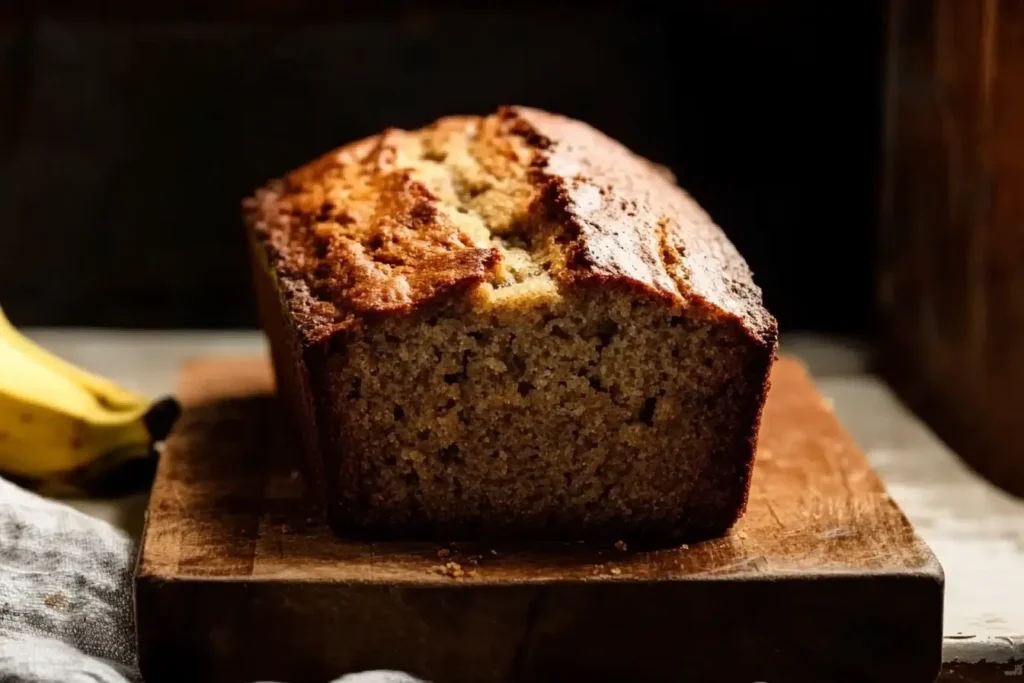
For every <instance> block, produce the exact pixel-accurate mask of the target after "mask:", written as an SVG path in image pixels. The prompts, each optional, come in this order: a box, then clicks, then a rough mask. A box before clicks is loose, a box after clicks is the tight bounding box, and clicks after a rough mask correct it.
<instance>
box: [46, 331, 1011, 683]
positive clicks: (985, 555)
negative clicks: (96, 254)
mask: <svg viewBox="0 0 1024 683" xmlns="http://www.w3.org/2000/svg"><path fill="white" fill-rule="evenodd" d="M27 332H28V334H29V335H30V336H32V337H33V338H35V339H36V340H37V341H39V342H40V343H42V344H43V345H45V346H47V347H48V348H50V349H52V350H53V351H55V352H57V353H58V354H60V355H62V356H64V357H65V358H67V359H68V360H70V361H72V362H74V363H77V364H79V365H81V366H83V367H86V368H89V369H91V370H93V371H95V372H98V373H101V374H103V375H106V376H108V377H110V378H111V379H114V380H116V381H118V382H121V383H122V384H124V385H126V386H128V387H130V388H132V389H135V390H137V391H140V392H143V393H146V394H148V395H151V396H158V395H166V394H170V393H172V392H173V391H174V388H175V382H176V377H177V373H178V369H179V367H180V366H181V364H182V363H183V362H184V361H186V360H188V359H190V358H194V357H196V356H209V355H229V356H230V355H239V354H256V353H261V352H264V350H265V346H264V341H263V338H262V336H261V335H260V334H259V333H257V332H110V331H91V330H59V331H58V330H48V329H37V330H27ZM782 346H783V351H784V352H787V353H791V354H795V355H797V356H799V357H801V358H802V359H803V360H804V361H805V362H806V363H807V365H808V367H809V368H810V369H811V372H812V374H813V375H814V377H815V379H816V381H817V384H818V386H819V387H820V389H821V391H822V393H823V394H824V395H825V396H827V397H828V398H830V399H831V401H832V403H833V408H834V410H835V412H836V414H837V415H838V417H839V419H840V420H841V421H842V422H843V424H844V425H846V427H847V429H848V430H849V431H850V432H851V433H852V435H853V437H854V438H855V439H856V441H857V442H858V443H859V444H860V446H861V447H862V448H863V449H864V451H865V453H866V454H867V457H868V459H869V460H870V461H871V463H872V464H873V465H874V467H875V468H876V469H877V470H878V472H879V474H880V475H881V477H882V479H883V481H884V482H885V484H886V485H887V487H888V489H889V492H890V494H891V495H892V496H893V498H895V499H896V501H897V502H898V503H899V505H900V507H902V508H903V510H904V512H905V513H906V514H907V516H908V517H909V518H910V520H911V522H912V523H913V524H914V525H915V527H916V528H917V530H918V532H919V533H920V534H921V536H922V537H923V538H924V539H925V540H926V541H927V543H928V544H929V545H930V546H931V548H932V550H933V551H934V552H935V554H936V555H937V556H938V558H939V561H940V562H941V563H942V566H943V569H944V570H945V574H946V604H945V624H944V629H945V640H944V643H943V659H944V660H945V661H946V662H947V663H952V662H962V663H963V664H970V663H978V662H982V661H984V662H988V664H989V667H990V669H989V673H993V669H992V668H991V666H992V665H993V664H994V665H996V666H997V667H998V670H995V675H997V676H999V677H1000V678H1001V679H1002V680H1013V678H1014V677H1015V676H1020V677H1021V678H1022V680H1024V670H1022V669H1021V667H1020V666H1018V665H1017V662H1024V500H1021V499H1017V498H1013V497H1011V496H1009V495H1007V494H1005V493H1003V492H1002V491H1000V490H999V489H997V488H995V487H994V486H992V485H990V484H988V483H987V482H986V481H985V480H983V479H981V478H980V477H979V476H977V475H976V474H975V473H974V472H973V471H971V470H970V469H968V468H967V467H966V466H965V465H964V464H963V463H962V462H961V461H960V460H959V459H958V458H957V457H956V455H955V454H954V453H952V452H951V451H950V450H949V449H948V448H947V447H946V446H945V445H944V444H943V443H942V442H940V441H939V440H938V439H937V438H936V437H935V436H934V435H933V434H932V433H931V432H930V431H929V430H928V429H927V428H926V427H925V426H924V425H923V424H922V423H921V422H920V421H919V420H917V419H916V418H915V417H914V416H913V415H912V414H911V413H910V412H909V411H908V410H907V409H906V408H905V407H904V406H903V405H902V404H901V403H900V402H899V401H898V400H897V399H896V398H895V397H894V395H893V394H892V392H891V391H890V390H889V389H888V388H887V387H886V386H885V384H883V383H882V382H881V381H880V380H878V379H877V378H875V377H873V376H871V375H869V374H867V372H866V364H865V363H866V354H865V353H864V351H863V349H861V348H858V347H857V346H856V345H853V344H849V343H843V342H841V341H836V340H829V339H825V338H821V337H815V336H807V335H794V336H791V337H784V338H783V344H782ZM73 504H74V505H75V506H76V507H78V508H79V509H81V510H83V511H85V512H88V513H89V514H93V515H96V516H98V517H102V518H104V519H107V520H109V521H111V522H112V523H114V524H117V525H119V526H122V527H124V528H126V529H128V530H129V531H130V532H131V533H133V534H135V535H137V534H138V532H139V531H140V529H141V523H142V515H143V511H144V509H145V497H144V496H135V497H132V498H129V499H124V500H120V501H116V502H97V501H75V502H74V503H73ZM947 668H948V667H947ZM951 672H952V669H949V670H947V672H946V677H944V678H943V679H942V680H951V681H952V680H962V681H975V680H979V681H980V680H996V679H995V678H992V679H989V678H988V676H985V677H982V678H978V677H976V676H975V675H974V674H971V673H970V672H969V671H968V672H967V673H966V674H965V673H964V672H963V670H957V671H956V672H952V673H951ZM961 675H963V676H964V677H960V676H961Z"/></svg>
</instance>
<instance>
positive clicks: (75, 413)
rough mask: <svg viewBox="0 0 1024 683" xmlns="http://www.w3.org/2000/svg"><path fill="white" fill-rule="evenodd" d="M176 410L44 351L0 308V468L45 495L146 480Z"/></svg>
mask: <svg viewBox="0 0 1024 683" xmlns="http://www.w3.org/2000/svg"><path fill="white" fill-rule="evenodd" d="M180 412H181V409H180V406H179V405H178V402H177V401H176V400H175V399H173V398H164V399H161V400H158V401H152V400H150V399H149V398H147V397H145V396H142V395H141V394H138V393H135V392H132V391H129V390H127V389H125V388H123V387H121V386H119V385H117V384H116V383H114V382H111V381H110V380H108V379H106V378H104V377H100V376H98V375H95V374H93V373H90V372H87V371H85V370H83V369H81V368H79V367H77V366H75V365H74V364H72V363H69V362H67V361H65V360H64V359H62V358H60V357H58V356H56V355H54V354H52V353H50V352H49V351H47V350H45V349H44V348H42V347H40V346H39V345H37V344H36V343H35V342H33V341H32V340H30V339H29V338H27V337H25V336H24V335H22V334H21V333H20V332H19V331H18V330H17V329H16V328H15V327H14V326H13V325H12V324H11V323H10V321H9V320H8V319H7V318H6V316H4V314H3V311H2V309H0V474H3V475H4V476H6V477H8V478H10V479H13V480H15V481H18V482H19V483H21V484H23V485H27V486H29V487H30V488H33V489H35V490H37V491H39V492H41V493H45V494H46V495H51V496H75V495H89V496H93V495H119V494H121V493H124V492H126V491H127V490H131V489H133V488H137V487H139V486H144V485H148V482H149V481H151V480H152V474H153V472H154V471H155V466H156V459H157V457H158V453H159V446H160V444H161V443H162V442H163V440H164V439H165V438H166V437H167V434H168V433H169V432H170V429H171V427H172V426H173V424H174V422H175V421H176V420H177V418H178V415H179V414H180Z"/></svg>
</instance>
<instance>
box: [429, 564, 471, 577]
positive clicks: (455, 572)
mask: <svg viewBox="0 0 1024 683" xmlns="http://www.w3.org/2000/svg"><path fill="white" fill-rule="evenodd" d="M433 571H434V573H435V574H441V575H442V576H449V577H451V578H453V579H461V578H464V577H466V576H473V575H475V574H476V570H470V571H471V572H472V573H470V572H467V571H466V570H465V569H463V568H462V565H461V564H459V563H458V562H445V563H444V564H440V565H437V566H436V567H434V568H433Z"/></svg>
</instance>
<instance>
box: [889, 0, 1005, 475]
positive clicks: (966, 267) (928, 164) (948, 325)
mask: <svg viewBox="0 0 1024 683" xmlns="http://www.w3.org/2000/svg"><path fill="white" fill-rule="evenodd" d="M889 19H890V24H889V28H890V33H889V46H888V54H889V58H888V70H887V71H888V83H887V91H886V126H885V152H884V156H885V172H884V181H883V182H884V190H883V199H882V226H881V240H880V241H881V257H880V261H881V263H880V282H879V286H880V289H879V294H880V302H881V308H882V321H883V322H882V327H883V330H884V345H883V349H882V354H881V356H880V360H881V364H882V368H883V369H884V371H885V373H886V374H887V376H888V378H889V379H890V380H891V381H892V382H893V383H894V384H895V385H896V387H897V388H898V389H899V390H900V391H901V392H902V394H903V396H904V397H905V398H906V399H907V400H908V402H909V403H911V404H912V405H913V407H914V408H915V409H916V410H918V412H919V413H921V414H922V415H923V416H924V417H925V418H926V419H927V420H928V421H929V422H930V423H931V426H932V427H933V428H935V429H936V431H937V432H938V433H939V434H940V435H941V436H943V437H944V438H945V439H946V440H947V441H948V442H949V443H950V444H951V445H952V446H953V447H954V448H955V449H956V450H957V451H958V452H959V453H960V454H961V455H962V456H963V457H964V458H965V459H967V460H968V461H969V462H970V463H972V464H973V465H974V466H975V467H976V468H977V469H978V470H979V471H980V472H982V473H983V474H985V475H987V476H988V477H989V478H990V479H992V480H993V481H995V482H996V483H998V484H1000V485H1002V486H1004V487H1005V488H1007V489H1009V490H1011V491H1014V492H1016V493H1018V494H1021V495H1024V439H1022V436H1021V432H1022V430H1024V422H1022V411H1024V2H1020V1H1019V0H978V1H976V2H975V1H971V2H963V1H962V0H894V1H893V2H892V4H891V13H890V17H889Z"/></svg>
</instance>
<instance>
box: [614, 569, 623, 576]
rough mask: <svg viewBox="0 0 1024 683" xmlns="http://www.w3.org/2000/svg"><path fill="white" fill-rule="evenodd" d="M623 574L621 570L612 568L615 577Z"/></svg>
mask: <svg viewBox="0 0 1024 683" xmlns="http://www.w3.org/2000/svg"><path fill="white" fill-rule="evenodd" d="M621 573H622V570H621V569H619V568H618V567H612V574H614V575H615V576H618V575H619V574H621Z"/></svg>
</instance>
